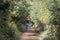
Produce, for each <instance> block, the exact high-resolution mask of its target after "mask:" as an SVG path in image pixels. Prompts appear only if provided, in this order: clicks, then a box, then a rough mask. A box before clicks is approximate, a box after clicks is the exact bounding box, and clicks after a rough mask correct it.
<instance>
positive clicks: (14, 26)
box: [0, 0, 60, 40]
mask: <svg viewBox="0 0 60 40" xmlns="http://www.w3.org/2000/svg"><path fill="white" fill-rule="evenodd" d="M28 16H29V17H30V20H31V21H33V22H34V27H35V31H36V29H39V30H38V31H39V33H40V35H41V36H42V37H43V40H59V39H60V0H0V40H19V34H20V32H22V31H24V30H25V27H24V26H25V22H26V17H28Z"/></svg>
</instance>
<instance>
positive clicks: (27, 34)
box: [20, 32, 41, 40]
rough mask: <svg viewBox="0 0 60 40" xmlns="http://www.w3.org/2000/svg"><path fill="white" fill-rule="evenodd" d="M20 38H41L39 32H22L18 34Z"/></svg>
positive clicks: (36, 39) (27, 39) (23, 39)
mask: <svg viewBox="0 0 60 40" xmlns="http://www.w3.org/2000/svg"><path fill="white" fill-rule="evenodd" d="M20 40H41V38H40V36H39V34H37V33H34V32H24V33H22V34H21V36H20Z"/></svg>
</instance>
